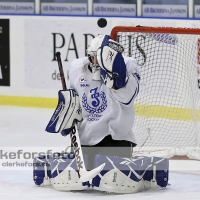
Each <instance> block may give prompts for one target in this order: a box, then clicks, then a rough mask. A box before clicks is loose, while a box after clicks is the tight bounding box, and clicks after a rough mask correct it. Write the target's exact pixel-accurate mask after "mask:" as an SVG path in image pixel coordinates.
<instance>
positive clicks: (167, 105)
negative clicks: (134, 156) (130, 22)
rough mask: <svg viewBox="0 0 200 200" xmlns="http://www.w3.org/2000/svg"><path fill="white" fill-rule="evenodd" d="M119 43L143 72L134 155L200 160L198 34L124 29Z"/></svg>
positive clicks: (125, 53)
mask: <svg viewBox="0 0 200 200" xmlns="http://www.w3.org/2000/svg"><path fill="white" fill-rule="evenodd" d="M117 40H118V41H119V43H120V44H122V45H123V46H124V49H125V51H124V53H123V54H124V55H126V56H130V57H133V58H135V59H136V60H137V62H138V65H139V69H140V73H141V85H140V92H139V94H138V96H137V98H136V100H135V113H136V119H135V125H134V127H133V130H134V133H135V136H136V139H137V142H138V145H137V148H134V150H135V152H136V153H139V152H140V153H145V154H150V153H151V154H154V155H162V156H165V157H172V156H173V155H187V156H188V157H190V158H195V159H200V149H199V147H200V83H199V85H198V79H199V80H200V74H199V75H198V72H197V69H198V67H199V66H200V63H198V62H199V61H198V55H199V54H200V32H199V35H192V34H168V33H156V32H155V33H145V32H123V31H121V32H118V33H117ZM199 60H200V59H199Z"/></svg>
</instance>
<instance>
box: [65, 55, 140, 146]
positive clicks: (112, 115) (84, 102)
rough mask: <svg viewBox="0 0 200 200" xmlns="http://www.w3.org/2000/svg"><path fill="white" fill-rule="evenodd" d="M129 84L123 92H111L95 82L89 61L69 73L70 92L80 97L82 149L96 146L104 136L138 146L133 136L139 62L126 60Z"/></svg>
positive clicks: (77, 64)
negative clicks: (83, 146) (134, 103)
mask: <svg viewBox="0 0 200 200" xmlns="http://www.w3.org/2000/svg"><path fill="white" fill-rule="evenodd" d="M124 61H125V64H126V68H127V78H128V81H127V83H126V85H125V86H124V87H123V88H120V89H117V90H115V89H112V88H108V87H107V86H106V85H105V84H104V83H103V82H102V81H101V80H93V74H92V72H91V71H90V67H88V66H89V65H88V58H87V57H84V58H79V59H76V60H74V61H73V62H72V63H71V66H70V69H69V81H70V88H71V89H74V90H76V92H77V94H78V95H79V99H80V105H81V108H82V116H83V121H82V122H81V125H80V128H79V135H80V141H81V144H82V145H95V144H97V143H99V142H100V141H101V140H102V139H103V138H104V137H105V136H107V135H111V136H112V138H113V139H114V140H127V141H131V142H133V143H135V144H136V140H135V137H134V134H133V132H132V128H133V124H134V116H135V114H134V105H133V102H134V99H135V97H136V96H137V94H138V92H139V79H140V76H139V71H138V67H137V63H136V60H135V59H133V58H130V57H124Z"/></svg>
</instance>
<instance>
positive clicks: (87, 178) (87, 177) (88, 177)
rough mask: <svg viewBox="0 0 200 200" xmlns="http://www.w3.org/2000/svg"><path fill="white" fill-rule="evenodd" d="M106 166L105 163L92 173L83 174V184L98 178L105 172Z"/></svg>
mask: <svg viewBox="0 0 200 200" xmlns="http://www.w3.org/2000/svg"><path fill="white" fill-rule="evenodd" d="M104 166H105V163H104V164H102V165H100V166H98V167H97V168H95V169H93V170H91V171H85V172H84V173H83V174H82V173H81V177H80V180H81V181H82V182H87V181H90V180H91V179H93V178H94V177H95V176H97V175H98V174H99V173H100V172H101V171H102V170H103V168H104Z"/></svg>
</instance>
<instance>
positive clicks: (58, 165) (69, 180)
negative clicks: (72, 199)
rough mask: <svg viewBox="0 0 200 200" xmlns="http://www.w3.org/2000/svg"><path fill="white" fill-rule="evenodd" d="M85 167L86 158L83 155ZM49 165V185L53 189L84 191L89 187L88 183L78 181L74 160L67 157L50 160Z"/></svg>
mask: <svg viewBox="0 0 200 200" xmlns="http://www.w3.org/2000/svg"><path fill="white" fill-rule="evenodd" d="M84 161H85V164H86V165H87V156H85V155H84ZM50 163H51V175H52V179H51V183H52V186H53V187H54V189H56V190H61V191H73V190H85V189H87V188H88V187H89V182H84V183H83V182H82V181H80V179H79V175H78V169H77V165H76V160H75V159H74V158H73V159H70V158H69V156H65V157H64V156H60V157H59V158H53V157H51V158H50Z"/></svg>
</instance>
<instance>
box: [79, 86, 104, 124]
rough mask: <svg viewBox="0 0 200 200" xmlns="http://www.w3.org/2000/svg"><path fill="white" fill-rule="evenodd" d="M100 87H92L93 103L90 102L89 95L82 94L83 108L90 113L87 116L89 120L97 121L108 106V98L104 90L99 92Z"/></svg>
mask: <svg viewBox="0 0 200 200" xmlns="http://www.w3.org/2000/svg"><path fill="white" fill-rule="evenodd" d="M97 89H98V87H96V88H94V89H91V90H90V93H91V99H92V102H91V105H89V104H88V101H87V96H86V94H85V93H84V94H83V96H82V105H83V108H84V109H85V110H86V111H87V112H88V113H90V115H87V116H86V118H87V120H88V121H97V120H99V119H100V117H101V116H102V115H101V113H102V112H103V111H104V110H105V109H106V108H107V99H106V95H105V93H104V92H100V93H99V92H97Z"/></svg>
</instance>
